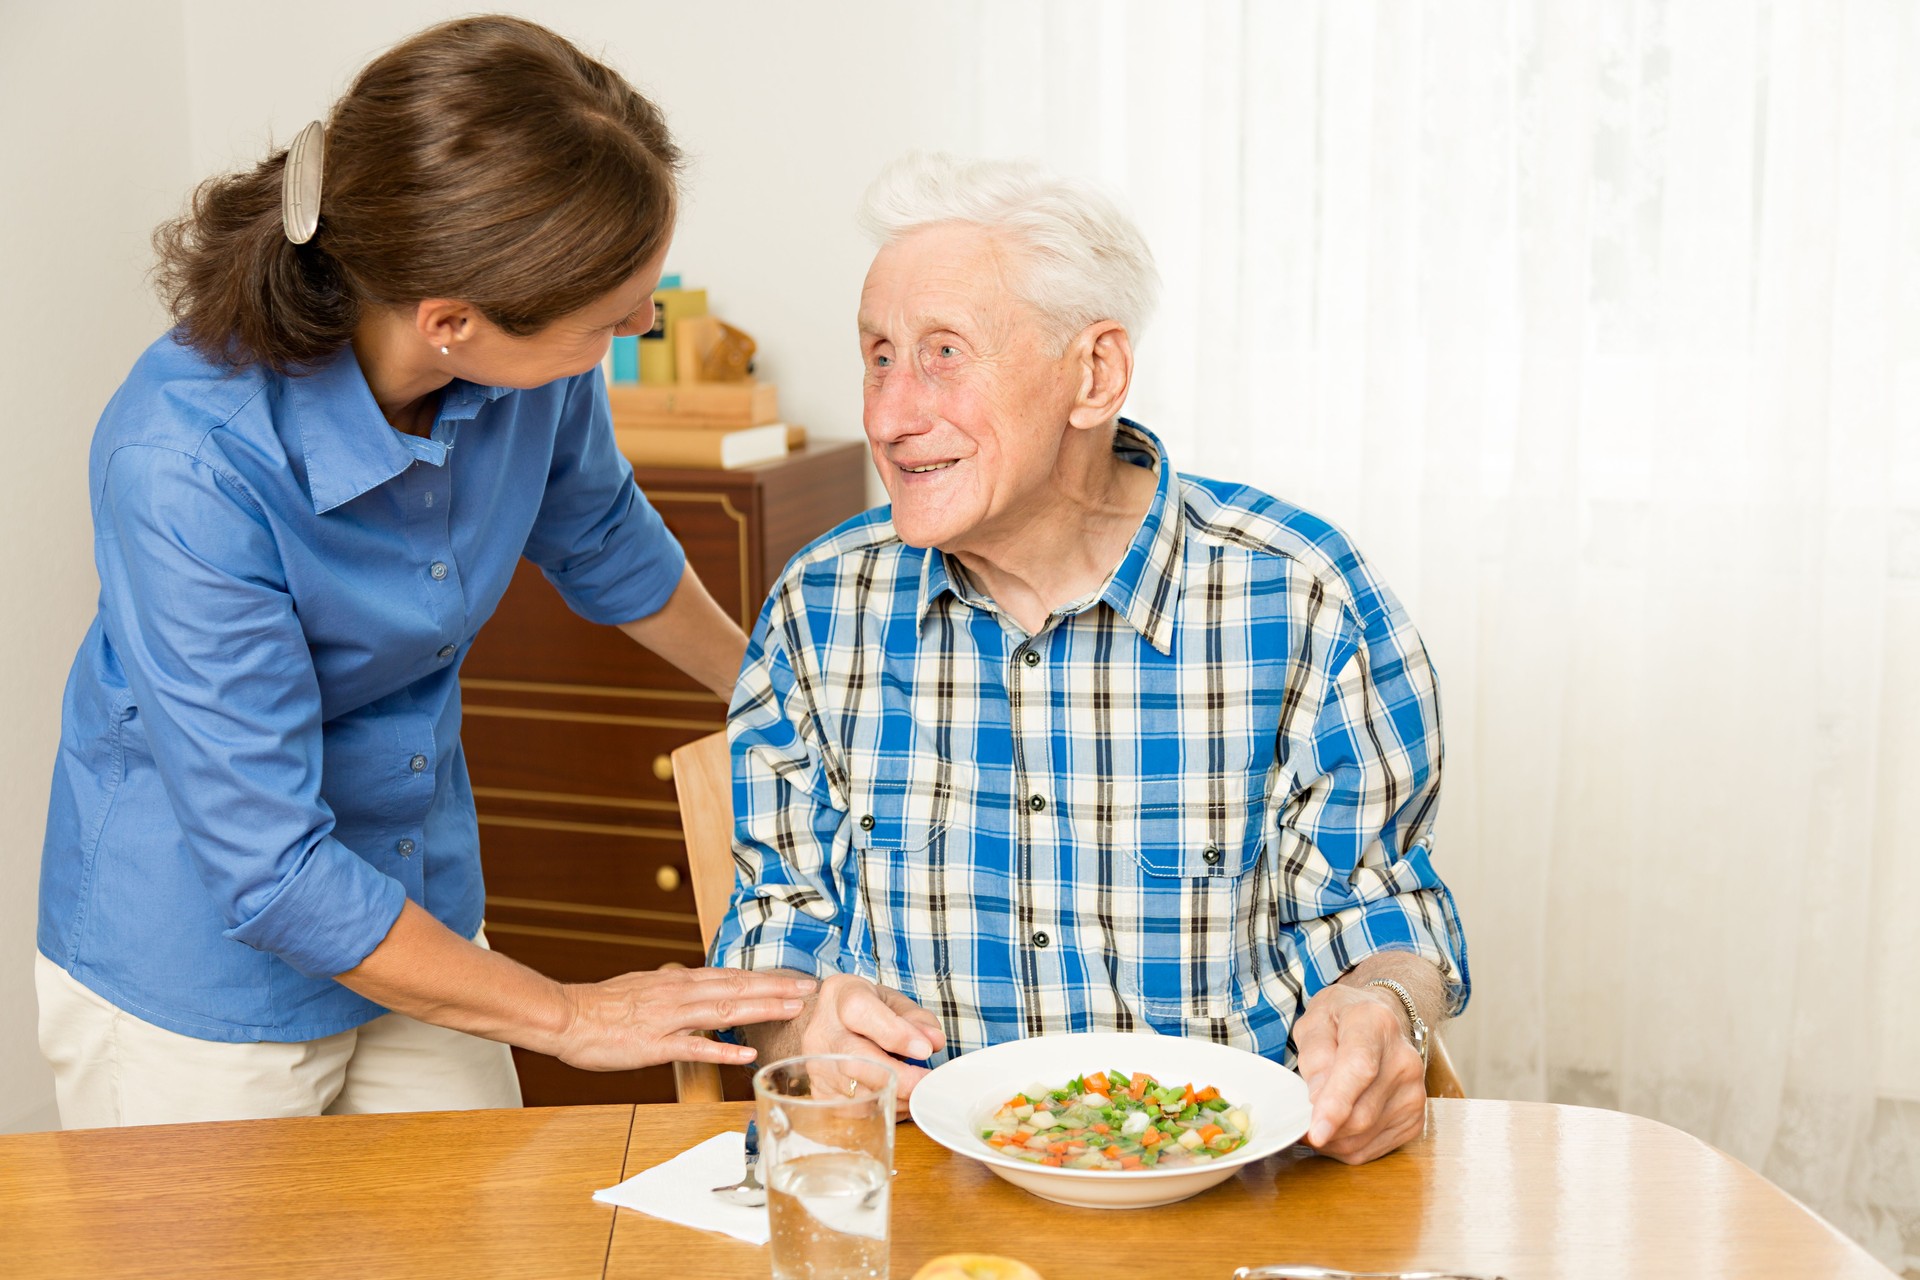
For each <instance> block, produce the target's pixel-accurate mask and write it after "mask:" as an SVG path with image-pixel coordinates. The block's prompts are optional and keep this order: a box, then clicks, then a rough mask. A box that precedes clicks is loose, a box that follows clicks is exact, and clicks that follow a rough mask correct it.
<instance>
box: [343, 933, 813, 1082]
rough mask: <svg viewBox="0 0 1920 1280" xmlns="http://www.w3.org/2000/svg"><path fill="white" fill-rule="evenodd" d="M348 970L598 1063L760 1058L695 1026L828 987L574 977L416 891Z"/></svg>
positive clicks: (735, 1020)
mask: <svg viewBox="0 0 1920 1280" xmlns="http://www.w3.org/2000/svg"><path fill="white" fill-rule="evenodd" d="M337 980H338V981H339V982H340V983H341V984H342V985H343V986H346V987H348V988H350V989H352V990H354V991H357V992H359V993H360V994H361V995H363V996H365V997H366V998H367V999H369V1000H372V1001H373V1002H375V1003H376V1004H380V1005H384V1006H386V1007H387V1008H389V1009H392V1010H395V1011H396V1012H399V1013H404V1014H406V1015H408V1016H409V1017H413V1018H418V1019H420V1020H421V1021H422V1022H431V1023H433V1024H434V1025H435V1026H441V1027H452V1028H453V1029H454V1030H455V1031H465V1032H467V1033H469V1034H470V1035H476V1036H485V1037H486V1038H487V1039H489V1040H504V1041H506V1042H507V1043H508V1044H517V1045H519V1046H521V1047H522V1048H525V1049H531V1050H533V1051H534V1052H535V1053H547V1054H552V1055H553V1056H554V1057H556V1058H559V1059H560V1060H561V1061H562V1062H567V1063H570V1064H572V1065H573V1066H576V1067H585V1068H586V1069H588V1070H589V1071H625V1070H629V1069H631V1068H634V1067H650V1066H653V1065H654V1064H655V1063H659V1062H672V1061H674V1060H676V1059H680V1060H685V1061H705V1062H752V1061H753V1058H754V1051H753V1050H752V1049H748V1048H744V1047H742V1046H740V1045H731V1044H720V1043H717V1042H716V1041H712V1040H708V1039H705V1038H704V1037H702V1036H699V1035H696V1034H694V1033H695V1032H699V1031H711V1030H714V1029H717V1028H719V1027H730V1026H736V1025H739V1024H742V1023H783V1022H785V1021H787V1020H788V1019H790V1018H793V1017H795V1016H796V1015H798V1014H799V1013H800V1011H801V1010H802V1009H804V1008H805V1007H806V1004H807V997H809V996H811V995H813V994H814V992H815V991H816V990H817V989H818V988H819V985H820V984H819V983H817V982H815V981H814V980H813V978H811V977H810V976H808V975H806V974H802V973H791V972H780V971H775V972H772V973H748V972H746V971H744V970H740V969H682V968H679V967H677V966H676V967H674V968H671V969H660V970H658V971H656V972H653V973H623V974H621V975H620V976H619V977H617V978H609V979H607V980H606V981H605V982H587V983H580V984H578V985H566V984H562V983H559V982H555V981H554V980H553V979H552V978H549V977H546V976H544V975H542V974H538V973H535V972H534V971H533V970H532V969H529V968H527V966H525V965H523V964H521V963H520V962H519V961H517V960H512V959H509V958H508V957H506V956H503V955H501V954H500V953H499V952H497V951H488V950H487V949H485V948H484V947H477V946H475V945H474V944H473V943H471V942H469V941H467V940H466V939H465V938H461V937H458V936H456V935H455V934H454V933H453V931H452V930H450V929H448V928H447V927H446V926H445V925H443V924H441V923H440V922H439V921H438V920H436V919H434V918H433V917H432V916H430V915H428V914H427V912H426V910H425V908H423V907H421V906H420V904H419V903H417V902H411V901H410V902H407V903H406V904H404V905H403V906H402V907H401V909H400V918H399V919H398V920H396V921H394V923H393V928H392V929H391V930H390V931H389V932H388V934H387V936H386V938H385V939H383V940H382V941H381V943H380V945H379V946H377V947H375V948H374V949H373V951H372V952H371V953H370V954H369V955H368V956H367V958H366V959H365V960H362V961H361V962H360V963H359V965H358V966H356V967H355V968H352V969H349V970H348V971H347V972H345V973H342V974H339V975H337Z"/></svg>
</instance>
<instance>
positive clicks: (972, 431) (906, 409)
mask: <svg viewBox="0 0 1920 1280" xmlns="http://www.w3.org/2000/svg"><path fill="white" fill-rule="evenodd" d="M1014 269H1015V263H1014V262H1013V260H1012V257H1011V255H1010V254H1009V253H1008V251H1007V250H1005V249H1003V248H1002V247H1001V246H1000V245H999V244H998V243H997V242H996V241H995V240H994V238H993V237H992V236H991V235H989V234H988V233H987V232H985V231H983V230H981V229H980V228H979V227H975V226H971V225H968V224H964V223H940V224H937V225H934V226H931V227H924V228H921V229H920V230H918V231H914V232H912V233H910V234H908V235H906V236H904V237H902V238H901V239H899V240H896V241H895V242H893V243H892V244H890V245H888V246H887V247H886V248H884V249H882V250H881V251H880V253H879V254H878V255H877V256H876V257H875V258H874V260H873V266H872V267H871V268H870V269H869V270H868V271H867V282H866V286H865V287H864V288H863V289H862V290H861V293H860V352H861V356H862V357H863V359H864V361H865V364H866V380H865V387H866V412H865V422H866V430H867V441H868V444H869V446H870V447H871V449H872V450H873V461H874V466H875V467H877V468H878V469H879V472H880V478H881V480H882V482H883V483H885V485H886V487H887V494H888V496H889V497H890V498H891V499H892V500H893V523H894V527H895V529H896V530H897V531H898V532H899V534H900V537H901V538H902V539H903V540H904V541H905V542H907V543H908V544H909V545H911V546H916V547H939V548H941V549H942V550H946V551H967V550H973V549H976V548H981V547H987V546H991V545H992V540H993V538H994V536H995V535H996V533H1004V532H1008V531H1010V530H1013V529H1017V528H1019V527H1020V525H1021V524H1022V523H1024V521H1025V519H1026V518H1027V517H1028V516H1029V515H1030V514H1031V513H1032V512H1033V511H1034V510H1035V509H1036V508H1037V507H1040V506H1044V505H1045V503H1046V502H1047V495H1048V486H1049V481H1050V479H1051V477H1052V475H1053V471H1054V466H1055V463H1056V460H1057V458H1058V454H1059V450H1060V445H1061V441H1062V439H1063V437H1064V436H1065V434H1066V431H1067V429H1068V428H1067V412H1068V409H1069V408H1070V407H1071V405H1072V402H1073V395H1074V390H1075V384H1074V383H1073V381H1072V379H1071V376H1070V366H1069V362H1068V361H1067V360H1066V359H1065V358H1063V357H1062V356H1061V354H1060V350H1059V348H1060V342H1059V339H1058V338H1057V337H1055V336H1053V335H1052V334H1050V333H1048V332H1047V331H1046V330H1045V329H1044V328H1043V326H1042V324H1041V322H1040V320H1039V318H1038V316H1037V315H1036V314H1035V313H1034V311H1033V309H1032V308H1031V307H1029V306H1028V305H1027V304H1026V303H1025V302H1023V301H1022V300H1021V299H1019V298H1018V297H1016V296H1015V294H1014V293H1013V291H1012V290H1011V288H1010V287H1009V283H1010V278H1011V276H1010V273H1011V272H1012V271H1013V270H1014Z"/></svg>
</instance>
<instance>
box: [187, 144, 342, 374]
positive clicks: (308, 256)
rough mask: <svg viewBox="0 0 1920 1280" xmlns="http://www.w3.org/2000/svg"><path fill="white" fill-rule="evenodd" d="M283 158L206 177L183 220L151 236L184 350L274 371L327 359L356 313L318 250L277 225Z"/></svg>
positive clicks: (280, 154)
mask: <svg viewBox="0 0 1920 1280" xmlns="http://www.w3.org/2000/svg"><path fill="white" fill-rule="evenodd" d="M286 159H287V153H286V152H285V151H278V152H276V153H274V154H273V155H272V156H270V157H268V158H267V159H265V160H263V161H261V162H260V163H259V164H258V165H256V166H254V168H253V170H252V171H251V172H245V173H231V174H225V175H223V176H220V177H217V178H209V179H207V181H205V182H203V183H201V184H200V187H199V189H198V190H196V191H195V192H194V193H193V204H192V207H191V208H190V209H189V210H188V212H187V213H186V214H185V215H183V216H182V217H179V218H176V219H174V220H173V221H171V222H168V223H166V224H164V225H162V226H161V227H160V228H159V229H158V230H157V231H155V232H154V233H153V247H154V250H155V252H156V253H158V254H159V257H160V264H159V266H158V268H157V269H156V271H155V281H156V284H157V285H158V287H159V290H160V296H161V299H162V300H163V301H164V302H165V303H166V305H167V309H168V311H170V312H171V313H172V315H173V319H174V323H175V324H176V325H178V326H179V329H180V332H181V335H182V336H183V337H184V338H185V339H186V341H187V343H188V344H189V345H191V346H192V347H194V348H195V349H197V350H199V351H200V352H202V353H203V354H205V355H207V356H209V357H211V358H213V359H216V360H219V361H221V362H222V363H225V364H231V365H242V364H256V363H257V364H264V365H267V366H269V367H271V368H273V369H275V370H277V371H279V372H283V373H284V372H287V371H288V370H290V369H292V368H293V367H294V366H297V365H302V364H308V363H311V362H313V361H316V360H319V359H322V358H323V357H325V356H328V355H331V354H332V353H333V352H335V351H338V350H340V348H341V347H343V346H345V345H346V344H347V341H348V340H349V339H350V338H351V337H352V336H353V327H354V324H355V323H356V322H357V321H358V320H359V318H360V307H359V304H358V303H357V302H356V301H355V299H354V297H353V294H352V291H351V290H350V288H349V287H348V286H347V284H346V282H345V280H343V279H342V277H341V274H340V272H339V270H338V269H337V268H336V266H335V264H334V263H333V261H332V259H330V258H329V257H328V256H327V253H326V250H325V249H324V248H322V247H321V246H320V245H319V244H317V243H316V242H314V241H311V240H310V241H308V242H307V243H306V244H304V245H296V244H294V243H293V242H292V241H290V240H288V239H287V236H286V232H285V231H284V230H283V228H282V226H281V222H280V180H281V171H282V170H283V169H284V168H285V165H286Z"/></svg>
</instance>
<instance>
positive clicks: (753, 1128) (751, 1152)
mask: <svg viewBox="0 0 1920 1280" xmlns="http://www.w3.org/2000/svg"><path fill="white" fill-rule="evenodd" d="M746 1141H747V1176H746V1177H744V1178H742V1179H740V1181H738V1182H735V1183H731V1184H729V1185H728V1186H724V1187H715V1188H714V1189H713V1194H715V1195H717V1196H724V1197H725V1198H726V1199H728V1200H731V1201H732V1202H733V1203H734V1204H739V1205H745V1206H747V1207H748V1208H750V1209H751V1208H756V1207H758V1206H760V1205H763V1204H765V1203H766V1202H767V1189H766V1188H765V1187H763V1186H761V1185H760V1171H759V1167H760V1126H759V1124H758V1123H757V1122H756V1121H753V1120H749V1121H747V1140H746Z"/></svg>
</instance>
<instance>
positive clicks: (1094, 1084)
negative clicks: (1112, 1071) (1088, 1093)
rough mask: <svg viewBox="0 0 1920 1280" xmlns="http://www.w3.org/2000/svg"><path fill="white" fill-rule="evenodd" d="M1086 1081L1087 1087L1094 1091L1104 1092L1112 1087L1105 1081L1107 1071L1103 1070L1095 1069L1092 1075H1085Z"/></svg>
mask: <svg viewBox="0 0 1920 1280" xmlns="http://www.w3.org/2000/svg"><path fill="white" fill-rule="evenodd" d="M1086 1083H1087V1088H1088V1089H1091V1090H1092V1091H1093V1092H1095V1093H1105V1092H1107V1091H1108V1089H1109V1088H1111V1087H1112V1086H1110V1085H1109V1084H1108V1083H1107V1073H1106V1072H1104V1071H1096V1072H1094V1073H1093V1074H1092V1075H1090V1076H1087V1077H1086Z"/></svg>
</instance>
